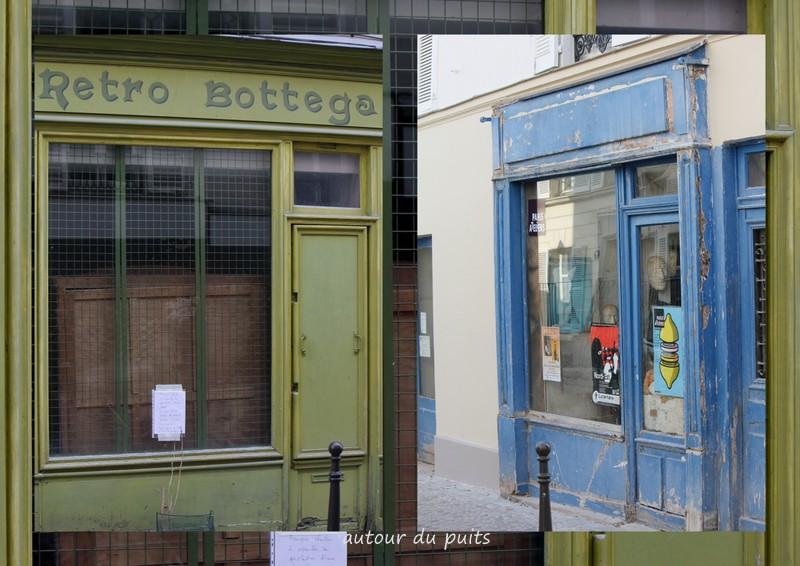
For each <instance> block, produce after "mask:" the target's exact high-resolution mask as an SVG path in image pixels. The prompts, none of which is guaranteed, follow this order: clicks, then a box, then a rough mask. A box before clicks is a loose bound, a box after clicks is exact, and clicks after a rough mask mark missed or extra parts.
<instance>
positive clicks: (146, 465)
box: [36, 446, 283, 478]
mask: <svg viewBox="0 0 800 566" xmlns="http://www.w3.org/2000/svg"><path fill="white" fill-rule="evenodd" d="M176 462H180V463H181V465H182V466H183V468H185V469H201V468H210V467H214V468H218V467H239V466H252V465H253V464H261V465H281V464H282V463H283V456H282V455H281V454H280V453H279V452H278V451H277V450H275V449H274V448H272V447H269V446H260V447H252V448H223V449H209V450H188V451H184V452H181V451H173V452H143V453H137V454H132V453H128V454H113V455H109V454H106V455H87V456H54V457H50V458H49V459H48V460H47V461H46V462H45V463H44V464H43V465H42V466H41V468H40V470H39V472H38V473H37V474H36V477H38V478H44V477H57V476H62V475H96V474H112V473H131V472H134V473H135V472H153V471H158V470H167V471H168V470H169V469H170V467H171V466H174V464H175V463H176Z"/></svg>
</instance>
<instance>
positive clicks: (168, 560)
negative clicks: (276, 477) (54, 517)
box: [33, 532, 372, 566]
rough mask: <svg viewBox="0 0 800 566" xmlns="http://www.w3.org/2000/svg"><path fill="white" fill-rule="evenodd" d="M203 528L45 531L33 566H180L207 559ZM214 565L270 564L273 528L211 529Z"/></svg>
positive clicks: (356, 555)
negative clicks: (181, 530)
mask: <svg viewBox="0 0 800 566" xmlns="http://www.w3.org/2000/svg"><path fill="white" fill-rule="evenodd" d="M202 536H203V535H201V534H200V533H191V534H188V533H47V534H38V535H36V536H35V538H34V549H35V551H34V557H35V559H34V562H33V564H34V566H177V565H183V564H185V565H191V566H195V565H199V564H205V563H206V562H205V558H206V556H205V553H204V547H203V542H204V541H203V538H202ZM205 536H206V537H207V539H206V540H208V541H213V555H214V560H213V563H214V564H215V566H267V565H268V564H269V563H270V554H269V550H270V544H269V542H270V541H269V533H266V532H224V533H220V532H217V533H208V534H206V535H205ZM347 562H348V564H349V565H350V566H370V565H371V564H372V549H371V547H370V546H369V545H350V546H349V547H348V561H347Z"/></svg>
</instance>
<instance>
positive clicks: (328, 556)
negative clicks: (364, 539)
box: [270, 532, 347, 566]
mask: <svg viewBox="0 0 800 566" xmlns="http://www.w3.org/2000/svg"><path fill="white" fill-rule="evenodd" d="M270 554H271V555H272V560H271V562H270V564H271V566H294V565H300V564H302V565H303V566H306V565H308V566H315V565H320V566H346V565H347V533H345V532H335V533H329V532H322V533H320V532H317V533H298V532H272V533H270Z"/></svg>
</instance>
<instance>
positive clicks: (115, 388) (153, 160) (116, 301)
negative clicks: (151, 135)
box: [48, 144, 271, 455]
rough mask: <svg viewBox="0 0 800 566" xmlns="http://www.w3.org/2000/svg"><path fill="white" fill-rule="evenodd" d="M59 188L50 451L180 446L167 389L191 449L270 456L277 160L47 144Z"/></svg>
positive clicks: (52, 235)
mask: <svg viewBox="0 0 800 566" xmlns="http://www.w3.org/2000/svg"><path fill="white" fill-rule="evenodd" d="M49 187H50V190H49V193H48V200H49V210H50V217H49V234H48V240H49V251H48V269H49V272H48V276H49V291H50V293H49V295H50V300H49V303H50V305H49V306H50V311H49V314H50V319H49V322H50V328H49V362H50V390H49V397H50V411H49V417H50V423H49V424H50V436H51V443H50V446H51V453H52V454H54V455H75V454H107V453H127V452H143V451H148V452H149V451H159V450H161V451H164V450H176V448H177V447H176V445H175V444H173V443H165V442H159V441H157V440H156V439H154V438H152V436H151V419H152V413H151V391H152V390H153V389H154V388H155V387H156V385H157V384H169V385H173V384H179V385H181V386H182V388H183V389H184V390H185V391H186V434H185V436H184V438H183V440H182V442H181V444H180V449H192V448H208V447H211V448H220V447H240V446H253V445H265V444H267V443H268V442H269V432H268V422H269V414H270V411H269V383H270V380H269V368H270V363H269V361H270V344H271V340H270V328H269V327H270V320H271V317H270V305H269V289H270V279H269V278H270V260H269V258H270V249H269V241H270V238H269V226H270V214H271V210H270V194H271V190H270V163H269V153H267V152H262V151H255V150H221V149H208V150H203V149H182V148H163V147H148V146H131V147H124V148H123V147H116V146H108V145H81V144H52V145H51V149H50V163H49Z"/></svg>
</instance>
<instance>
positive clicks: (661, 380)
mask: <svg viewBox="0 0 800 566" xmlns="http://www.w3.org/2000/svg"><path fill="white" fill-rule="evenodd" d="M682 335H683V316H682V315H681V307H653V367H654V368H655V369H654V372H655V376H654V378H655V379H654V381H655V383H654V386H655V387H654V388H655V392H656V393H658V394H659V395H668V396H670V397H683V383H684V379H683V373H684V372H683V371H682V370H681V363H682V360H681V357H682V356H683V355H684V353H683V352H682V351H681V336H682Z"/></svg>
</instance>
